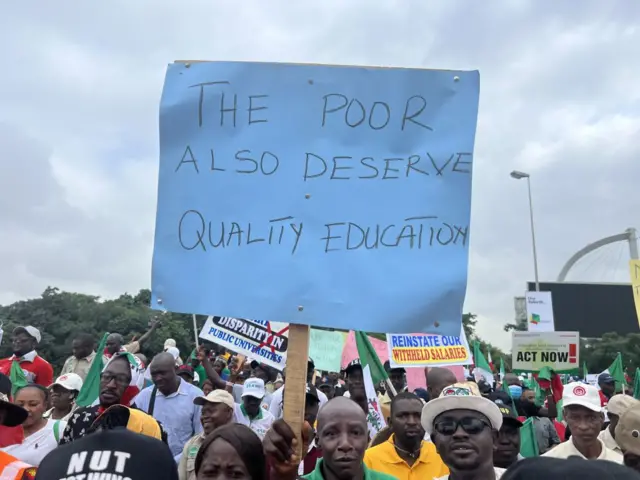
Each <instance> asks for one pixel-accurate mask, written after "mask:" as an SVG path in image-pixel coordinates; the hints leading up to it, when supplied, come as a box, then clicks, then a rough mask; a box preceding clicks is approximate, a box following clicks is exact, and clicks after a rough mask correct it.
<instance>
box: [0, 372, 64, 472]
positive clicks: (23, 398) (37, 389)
mask: <svg viewBox="0 0 640 480" xmlns="http://www.w3.org/2000/svg"><path fill="white" fill-rule="evenodd" d="M14 403H15V404H16V405H18V406H20V407H22V408H24V409H25V410H26V411H27V412H29V416H28V417H27V419H26V420H25V421H24V423H23V424H22V428H23V430H24V440H23V441H22V443H20V444H17V445H10V446H8V447H5V448H3V449H2V450H3V451H5V452H7V453H9V454H11V455H13V456H14V457H16V458H17V459H19V460H22V461H23V462H25V463H28V464H30V465H33V466H36V467H37V466H38V465H40V462H41V461H42V459H43V458H44V457H45V456H46V455H47V454H48V453H49V452H51V450H53V449H54V448H56V447H57V446H58V441H59V439H60V437H62V432H63V431H64V428H65V427H66V422H65V421H63V420H48V419H46V418H44V417H43V414H44V412H45V410H46V408H47V406H48V405H49V391H48V390H47V389H46V388H44V387H42V386H40V385H27V386H26V387H23V388H21V389H20V390H18V392H17V393H16V396H15V399H14Z"/></svg>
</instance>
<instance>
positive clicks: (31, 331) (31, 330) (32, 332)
mask: <svg viewBox="0 0 640 480" xmlns="http://www.w3.org/2000/svg"><path fill="white" fill-rule="evenodd" d="M13 333H14V334H18V333H26V334H27V335H29V336H30V337H33V338H35V339H36V342H38V343H40V340H42V335H40V330H38V329H37V328H36V327H32V326H31V325H28V326H26V327H16V328H14V329H13Z"/></svg>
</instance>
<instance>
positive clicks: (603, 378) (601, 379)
mask: <svg viewBox="0 0 640 480" xmlns="http://www.w3.org/2000/svg"><path fill="white" fill-rule="evenodd" d="M600 383H616V380H615V378H613V377H612V376H611V374H609V373H607V372H605V373H601V374H600V375H598V384H600Z"/></svg>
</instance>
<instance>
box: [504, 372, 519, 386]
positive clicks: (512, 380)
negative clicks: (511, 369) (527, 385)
mask: <svg viewBox="0 0 640 480" xmlns="http://www.w3.org/2000/svg"><path fill="white" fill-rule="evenodd" d="M503 381H504V383H506V384H507V386H510V385H520V386H522V382H521V381H520V378H518V376H517V375H516V374H515V373H505V375H504V380H503Z"/></svg>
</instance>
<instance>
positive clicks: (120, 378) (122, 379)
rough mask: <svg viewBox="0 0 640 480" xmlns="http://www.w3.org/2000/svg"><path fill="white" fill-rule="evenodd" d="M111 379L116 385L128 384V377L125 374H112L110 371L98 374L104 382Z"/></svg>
mask: <svg viewBox="0 0 640 480" xmlns="http://www.w3.org/2000/svg"><path fill="white" fill-rule="evenodd" d="M112 380H115V382H116V384H117V385H120V386H123V385H129V381H130V379H129V377H127V376H126V375H122V374H120V375H114V374H113V373H111V372H102V373H101V374H100V381H101V382H104V383H105V384H109V383H111V381H112Z"/></svg>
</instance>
